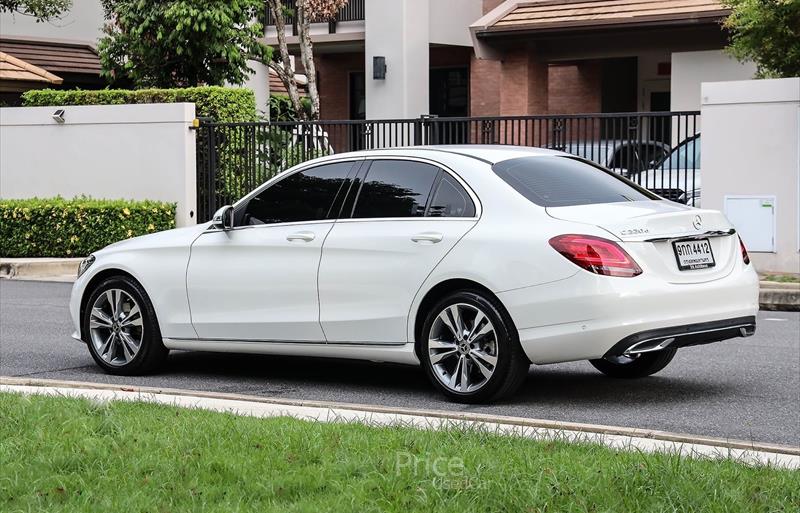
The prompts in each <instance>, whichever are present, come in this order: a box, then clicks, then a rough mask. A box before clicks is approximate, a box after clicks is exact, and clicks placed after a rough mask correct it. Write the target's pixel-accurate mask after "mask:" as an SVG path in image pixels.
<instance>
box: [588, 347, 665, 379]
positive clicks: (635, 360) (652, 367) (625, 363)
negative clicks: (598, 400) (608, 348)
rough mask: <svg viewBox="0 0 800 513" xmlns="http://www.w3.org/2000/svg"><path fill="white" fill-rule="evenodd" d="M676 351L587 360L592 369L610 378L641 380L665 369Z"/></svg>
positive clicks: (663, 350)
mask: <svg viewBox="0 0 800 513" xmlns="http://www.w3.org/2000/svg"><path fill="white" fill-rule="evenodd" d="M677 352H678V350H677V349H662V350H660V351H654V352H652V353H642V354H638V355H633V356H630V357H629V356H610V357H606V358H602V359H599V360H589V363H591V364H592V365H594V368H595V369H597V370H599V371H600V372H602V373H603V374H605V375H606V376H610V377H612V378H626V379H631V378H643V377H645V376H650V375H652V374H655V373H656V372H658V371H660V370H661V369H663V368H664V367H666V366H667V365H668V364H669V362H671V361H672V358H674V357H675V353H677Z"/></svg>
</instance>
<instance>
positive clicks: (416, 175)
mask: <svg viewBox="0 0 800 513" xmlns="http://www.w3.org/2000/svg"><path fill="white" fill-rule="evenodd" d="M438 174H439V168H438V167H436V166H432V165H430V164H425V163H423V162H415V161H411V160H374V161H372V164H371V165H370V167H369V170H368V171H367V175H366V176H365V177H364V181H363V184H362V185H361V190H360V191H359V193H358V198H357V199H356V205H355V208H354V209H353V217H355V218H376V217H377V218H381V217H422V216H424V215H425V208H426V207H427V205H428V198H429V197H430V195H431V189H432V188H433V184H434V182H435V181H436V177H437V175H438Z"/></svg>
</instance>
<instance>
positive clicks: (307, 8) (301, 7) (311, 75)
mask: <svg viewBox="0 0 800 513" xmlns="http://www.w3.org/2000/svg"><path fill="white" fill-rule="evenodd" d="M345 5H347V0H297V1H296V2H295V10H294V15H295V18H296V19H297V27H298V38H299V40H300V60H301V62H302V63H303V68H305V72H306V77H307V78H308V97H309V103H310V108H309V109H308V110H309V114H308V115H309V117H310V118H311V119H319V91H318V90H317V70H316V66H315V65H314V45H313V43H312V41H311V30H310V29H311V23H312V22H316V21H327V20H330V19H332V18H333V17H334V16H336V13H338V12H339V10H340V9H341V8H342V7H344V6H345ZM267 7H269V10H270V14H271V15H272V19H273V20H275V29H276V31H277V34H278V54H277V55H276V56H275V58H274V59H273V60H271V61H270V62H269V67H270V68H271V69H272V70H274V71H275V73H276V74H277V75H278V77H279V78H280V79H281V81H282V82H283V84H284V85H285V86H286V90H287V91H288V92H289V100H290V101H291V102H292V107H293V108H294V110H295V112H297V113H299V115H301V116H305V109H304V108H303V105H302V103H301V101H300V94H299V92H298V90H297V81H296V80H295V79H294V70H293V69H292V66H291V62H290V60H289V50H288V47H287V44H286V24H285V21H284V15H285V14H286V13H287V12H288V10H287V9H286V7H285V6H284V4H283V0H267Z"/></svg>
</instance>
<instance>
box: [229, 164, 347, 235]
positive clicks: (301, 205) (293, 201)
mask: <svg viewBox="0 0 800 513" xmlns="http://www.w3.org/2000/svg"><path fill="white" fill-rule="evenodd" d="M352 167H353V162H340V163H336V164H327V165H324V166H319V167H315V168H311V169H307V170H305V171H302V172H300V173H295V174H293V175H291V176H289V177H287V178H284V179H283V180H281V181H280V182H277V183H275V184H273V185H271V186H270V187H268V188H266V189H264V190H263V191H261V193H260V194H258V195H257V196H255V197H254V198H253V199H251V200H250V201H249V202H248V204H247V208H246V210H245V214H244V218H243V220H242V224H271V223H291V222H297V221H315V220H319V219H328V218H330V217H332V215H331V212H330V209H331V206H332V205H333V200H334V199H335V198H336V193H337V192H339V189H340V188H341V187H342V184H343V183H344V181H345V179H346V178H347V174H348V172H349V171H350V169H351V168H352Z"/></svg>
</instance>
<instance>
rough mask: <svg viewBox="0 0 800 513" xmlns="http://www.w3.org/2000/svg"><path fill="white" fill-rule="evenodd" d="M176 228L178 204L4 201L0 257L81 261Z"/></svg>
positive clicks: (0, 215) (0, 208)
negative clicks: (132, 239)
mask: <svg viewBox="0 0 800 513" xmlns="http://www.w3.org/2000/svg"><path fill="white" fill-rule="evenodd" d="M174 227H175V204H174V203H163V202H159V201H127V200H97V199H89V198H75V199H71V200H68V199H63V198H50V199H39V198H34V199H24V200H11V199H4V200H0V256H4V257H29V258H31V257H80V256H86V255H88V254H89V253H91V252H92V251H96V250H98V249H100V248H103V247H105V246H107V245H109V244H112V243H114V242H117V241H120V240H123V239H128V238H130V237H136V236H138V235H145V234H148V233H153V232H157V231H160V230H167V229H170V228H174Z"/></svg>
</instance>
